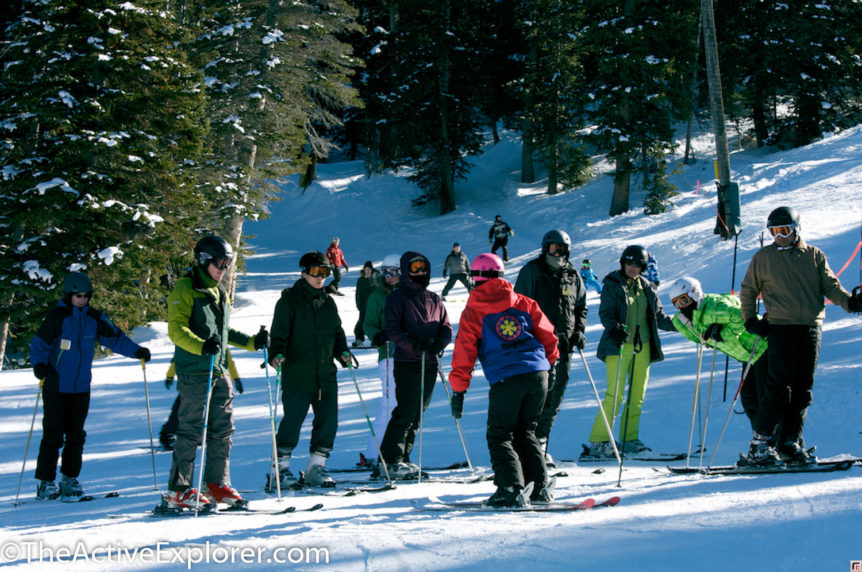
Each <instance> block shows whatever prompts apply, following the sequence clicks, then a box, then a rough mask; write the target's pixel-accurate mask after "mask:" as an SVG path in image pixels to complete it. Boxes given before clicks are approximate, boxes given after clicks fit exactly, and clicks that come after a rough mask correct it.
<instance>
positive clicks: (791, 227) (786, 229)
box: [766, 223, 796, 238]
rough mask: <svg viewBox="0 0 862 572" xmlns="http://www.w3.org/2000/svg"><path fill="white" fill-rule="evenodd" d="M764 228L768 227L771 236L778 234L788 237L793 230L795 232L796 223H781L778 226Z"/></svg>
mask: <svg viewBox="0 0 862 572" xmlns="http://www.w3.org/2000/svg"><path fill="white" fill-rule="evenodd" d="M766 228H767V229H769V232H770V234H772V236H780V237H781V238H788V237H790V236H791V235H792V234H793V233H794V232H796V223H791V224H782V225H778V226H768V227H766Z"/></svg>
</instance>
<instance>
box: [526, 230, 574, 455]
mask: <svg viewBox="0 0 862 572" xmlns="http://www.w3.org/2000/svg"><path fill="white" fill-rule="evenodd" d="M571 249H572V239H571V238H569V235H568V234H567V233H566V232H564V231H562V230H556V229H555V230H550V231H548V232H546V233H545V236H544V237H543V238H542V252H541V254H539V257H538V258H536V259H534V260H531V261H530V262H528V263H527V264H525V265H524V267H523V268H522V269H521V272H519V273H518V279H517V280H516V281H515V292H516V293H518V294H523V295H524V296H527V297H529V298H532V299H533V300H535V301H536V302H538V304H539V308H541V310H542V312H543V313H544V314H545V315H546V316H547V317H548V320H549V321H550V322H551V324H553V326H554V333H555V334H556V335H557V338H558V340H559V353H560V359H558V360H556V363H555V365H554V367H552V368H551V371H550V373H549V374H548V396H547V401H546V402H545V404H544V406H543V407H542V414H541V416H540V417H539V422H538V426H537V428H536V437H537V438H538V439H539V443H541V445H542V450H543V452H544V454H545V460H546V461H547V462H548V464H549V465H553V459H552V458H551V456H550V455H549V454H548V453H547V450H548V439H549V437H550V435H551V427H552V426H553V424H554V420H555V419H556V417H557V413H559V411H560V406H561V405H562V403H563V396H564V394H565V392H566V387H567V386H568V383H569V364H570V362H571V354H572V352H573V351H574V350H576V349H578V350H583V349H584V346H585V345H586V343H587V339H586V337H585V336H584V331H585V330H586V327H587V290H586V288H584V285H583V282H582V281H581V278H580V276H578V272H577V270H575V268H574V266H572V264H571V263H570V262H569V254H570V252H571Z"/></svg>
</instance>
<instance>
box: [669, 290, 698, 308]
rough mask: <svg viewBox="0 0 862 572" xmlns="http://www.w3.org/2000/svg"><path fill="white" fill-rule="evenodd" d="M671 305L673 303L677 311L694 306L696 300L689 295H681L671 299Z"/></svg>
mask: <svg viewBox="0 0 862 572" xmlns="http://www.w3.org/2000/svg"><path fill="white" fill-rule="evenodd" d="M671 303H673V307H674V308H676V309H677V310H681V309H683V308H685V307H686V306H689V305H691V304H694V300H692V299H691V296H689V295H688V294H680V295H679V296H677V297H676V298H673V299H671Z"/></svg>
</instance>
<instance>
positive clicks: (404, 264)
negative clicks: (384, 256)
mask: <svg viewBox="0 0 862 572" xmlns="http://www.w3.org/2000/svg"><path fill="white" fill-rule="evenodd" d="M414 258H421V259H423V260H425V262H427V263H428V276H431V261H430V260H428V257H426V256H425V255H424V254H422V253H421V252H416V251H413V250H408V251H407V252H405V253H404V254H402V255H401V261H400V262H401V286H407V287H410V288H424V286H422V285H421V284H417V283H416V282H414V281H413V280H411V279H410V272H409V263H410V261H411V260H413V259H414Z"/></svg>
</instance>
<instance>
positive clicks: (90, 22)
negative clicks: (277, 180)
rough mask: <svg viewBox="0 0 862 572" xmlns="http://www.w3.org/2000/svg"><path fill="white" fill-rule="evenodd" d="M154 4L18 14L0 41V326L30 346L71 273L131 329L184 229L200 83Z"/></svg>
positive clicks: (99, 1) (155, 302)
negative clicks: (0, 135) (87, 280)
mask: <svg viewBox="0 0 862 572" xmlns="http://www.w3.org/2000/svg"><path fill="white" fill-rule="evenodd" d="M161 5H162V3H161V2H151V1H150V2H148V1H144V2H136V3H135V4H129V3H120V2H113V1H108V0H87V1H86V2H84V1H79V2H75V1H68V0H64V1H62V2H61V1H59V0H39V1H35V0H33V1H28V0H25V1H22V2H18V3H17V7H18V9H19V11H18V12H17V13H16V14H15V15H14V17H12V18H10V19H9V20H8V22H10V24H9V25H8V26H6V27H5V28H4V30H3V36H4V45H3V50H4V51H3V58H2V62H3V74H2V81H0V124H2V125H3V126H4V131H5V137H4V140H3V142H2V147H0V149H2V164H3V180H4V183H3V192H2V194H0V226H2V228H3V232H2V233H0V234H2V240H0V269H2V270H0V315H2V318H0V320H2V321H3V322H10V323H11V324H12V325H13V328H14V329H15V330H16V331H20V332H23V333H24V335H25V336H26V337H27V339H29V337H30V334H31V333H32V332H33V331H34V329H35V327H36V326H37V325H38V323H39V321H40V320H41V319H42V318H43V317H44V313H45V311H46V310H47V308H48V307H50V306H51V305H53V304H56V300H57V297H58V294H59V292H60V290H59V286H60V285H61V284H62V281H63V277H64V276H65V274H66V273H68V272H69V271H71V270H78V269H81V270H84V271H85V272H87V273H88V274H89V275H90V277H91V278H92V279H93V282H94V284H95V286H96V293H95V295H96V297H95V299H94V304H95V305H97V306H98V307H102V308H109V309H110V310H111V315H112V318H113V319H115V320H116V321H117V323H118V324H119V325H121V326H123V327H126V328H131V327H133V326H136V325H138V324H141V323H144V322H146V321H148V320H150V319H153V318H155V317H158V316H160V315H161V312H162V310H163V307H162V298H163V291H162V289H161V287H160V284H159V282H160V280H159V278H160V275H161V274H162V272H163V270H162V269H163V268H164V267H165V266H166V262H167V259H168V257H169V256H171V254H172V253H174V252H176V251H177V250H178V249H179V248H182V247H184V246H185V245H184V244H183V245H180V244H179V243H180V242H183V239H182V238H178V237H181V236H182V235H183V234H184V233H186V232H187V231H186V230H185V229H187V228H189V227H190V226H191V225H193V224H196V221H194V220H190V219H189V218H188V217H187V216H186V212H187V211H188V203H189V202H194V201H195V199H196V195H195V191H194V188H193V185H191V184H190V183H189V179H188V175H187V173H186V172H185V171H184V168H183V163H184V161H185V160H186V159H188V158H194V157H195V156H197V155H198V154H199V152H200V142H201V138H202V134H203V129H202V127H201V120H200V119H201V114H202V111H203V108H202V93H201V89H200V77H199V76H198V75H197V74H196V73H195V72H194V71H193V70H192V69H191V68H189V67H188V66H187V65H186V63H185V62H184V57H183V54H182V53H181V52H179V51H178V50H177V49H176V45H177V41H178V39H179V38H178V36H177V33H176V32H177V30H176V25H175V22H174V21H172V20H171V19H170V18H168V17H166V15H165V14H164V13H163V12H162V11H160V7H161Z"/></svg>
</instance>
